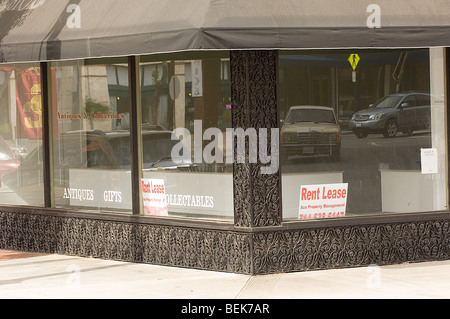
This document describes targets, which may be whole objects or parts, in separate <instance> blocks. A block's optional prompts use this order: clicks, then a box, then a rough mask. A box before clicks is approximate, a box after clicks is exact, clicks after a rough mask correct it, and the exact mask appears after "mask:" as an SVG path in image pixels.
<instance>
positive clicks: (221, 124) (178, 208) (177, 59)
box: [140, 52, 234, 220]
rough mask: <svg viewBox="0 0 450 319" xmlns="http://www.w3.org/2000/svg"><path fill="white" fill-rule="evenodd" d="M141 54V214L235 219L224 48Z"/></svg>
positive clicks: (228, 88)
mask: <svg viewBox="0 0 450 319" xmlns="http://www.w3.org/2000/svg"><path fill="white" fill-rule="evenodd" d="M140 61H141V62H140V74H141V81H140V85H141V105H142V107H141V117H142V121H141V123H142V127H141V137H142V139H141V143H142V180H141V192H142V193H141V195H142V201H143V213H144V215H153V216H155V215H156V216H177V217H194V218H208V219H209V218H213V219H225V220H232V219H233V216H234V212H233V177H232V152H231V145H232V143H231V142H232V141H231V131H230V129H231V107H232V106H231V97H230V95H231V88H230V59H229V54H228V52H220V53H219V52H208V53H196V52H192V53H183V54H171V55H164V56H147V57H141V58H140Z"/></svg>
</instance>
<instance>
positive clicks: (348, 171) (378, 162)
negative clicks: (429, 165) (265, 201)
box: [281, 131, 431, 215]
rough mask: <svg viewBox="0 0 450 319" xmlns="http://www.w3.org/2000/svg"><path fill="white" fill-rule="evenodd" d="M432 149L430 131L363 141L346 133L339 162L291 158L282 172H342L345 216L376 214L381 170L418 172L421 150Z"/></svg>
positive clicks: (379, 204) (377, 136) (378, 205)
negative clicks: (344, 188)
mask: <svg viewBox="0 0 450 319" xmlns="http://www.w3.org/2000/svg"><path fill="white" fill-rule="evenodd" d="M429 147H431V135H430V133H429V132H427V131H417V132H415V133H413V134H412V135H411V136H404V135H403V136H402V135H399V136H397V137H395V138H385V137H383V135H381V134H372V135H369V136H368V137H367V138H362V139H359V138H357V137H356V136H355V135H354V134H352V133H350V132H344V133H343V134H342V150H341V161H340V162H334V161H331V160H328V159H326V158H321V159H318V158H300V157H295V156H291V157H290V158H289V161H288V162H287V163H285V162H284V163H282V168H281V170H282V172H283V173H312V172H336V171H341V172H343V182H345V183H348V193H349V197H348V202H347V212H346V215H359V214H365V213H377V212H381V210H382V209H381V179H380V169H390V170H414V171H419V170H420V149H421V148H429ZM298 187H299V189H300V185H298ZM284 200H287V199H284Z"/></svg>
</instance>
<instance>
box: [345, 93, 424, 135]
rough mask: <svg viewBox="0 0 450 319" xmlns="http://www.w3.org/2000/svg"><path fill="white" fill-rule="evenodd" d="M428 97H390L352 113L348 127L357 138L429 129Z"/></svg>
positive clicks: (404, 94)
mask: <svg viewBox="0 0 450 319" xmlns="http://www.w3.org/2000/svg"><path fill="white" fill-rule="evenodd" d="M430 119H431V114H430V95H429V94H424V93H403V94H392V95H388V96H385V97H383V98H382V99H381V100H379V101H378V102H377V103H375V105H373V106H372V107H371V108H369V109H367V110H362V111H359V112H356V113H355V114H353V116H352V119H351V120H350V122H349V128H350V129H351V130H352V131H353V132H354V133H355V134H356V136H358V137H366V136H367V135H368V134H369V133H383V135H384V136H385V137H394V136H395V135H397V132H398V131H401V132H403V133H405V134H407V135H410V134H411V133H412V132H413V131H414V130H419V129H428V128H430V126H431V120H430Z"/></svg>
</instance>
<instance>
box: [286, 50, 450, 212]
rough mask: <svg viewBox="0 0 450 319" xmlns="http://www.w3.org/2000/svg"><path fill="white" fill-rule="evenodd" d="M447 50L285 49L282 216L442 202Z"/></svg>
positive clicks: (433, 207)
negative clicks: (445, 56) (445, 57)
mask: <svg viewBox="0 0 450 319" xmlns="http://www.w3.org/2000/svg"><path fill="white" fill-rule="evenodd" d="M443 56H444V51H443V49H442V48H436V49H430V50H429V49H414V50H400V49H398V50H361V49H360V50H356V49H355V50H328V51H302V52H300V51H283V52H281V53H280V56H279V117H280V119H281V123H280V125H281V126H280V127H281V134H280V153H281V169H282V173H281V174H282V201H283V202H282V206H283V218H284V219H285V220H293V219H316V218H327V217H335V218H340V217H344V216H358V215H373V214H388V213H407V212H424V211H437V210H445V209H447V194H446V189H447V165H446V162H447V161H446V155H445V154H446V145H447V142H446V139H447V138H446V132H447V130H446V129H445V127H446V126H445V125H446V123H445V119H446V116H445V112H444V110H445V105H444V104H445V103H444V99H445V96H444V95H445V94H444V92H445V89H444V87H443V85H444V83H445V81H444V75H443V74H444V73H443V72H444V71H443V70H444V69H445V65H444V63H443V61H444V58H443Z"/></svg>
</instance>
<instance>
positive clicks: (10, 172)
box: [0, 64, 44, 206]
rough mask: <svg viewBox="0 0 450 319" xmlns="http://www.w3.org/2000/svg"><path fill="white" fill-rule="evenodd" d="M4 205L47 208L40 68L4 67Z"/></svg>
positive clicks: (0, 156)
mask: <svg viewBox="0 0 450 319" xmlns="http://www.w3.org/2000/svg"><path fill="white" fill-rule="evenodd" d="M0 113H1V116H0V175H1V188H0V203H1V204H12V205H16V204H17V205H33V206H43V205H44V186H43V173H42V167H43V162H42V156H41V154H40V153H39V149H40V148H41V145H42V98H41V73H40V68H39V64H34V65H21V64H14V65H1V66H0Z"/></svg>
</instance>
